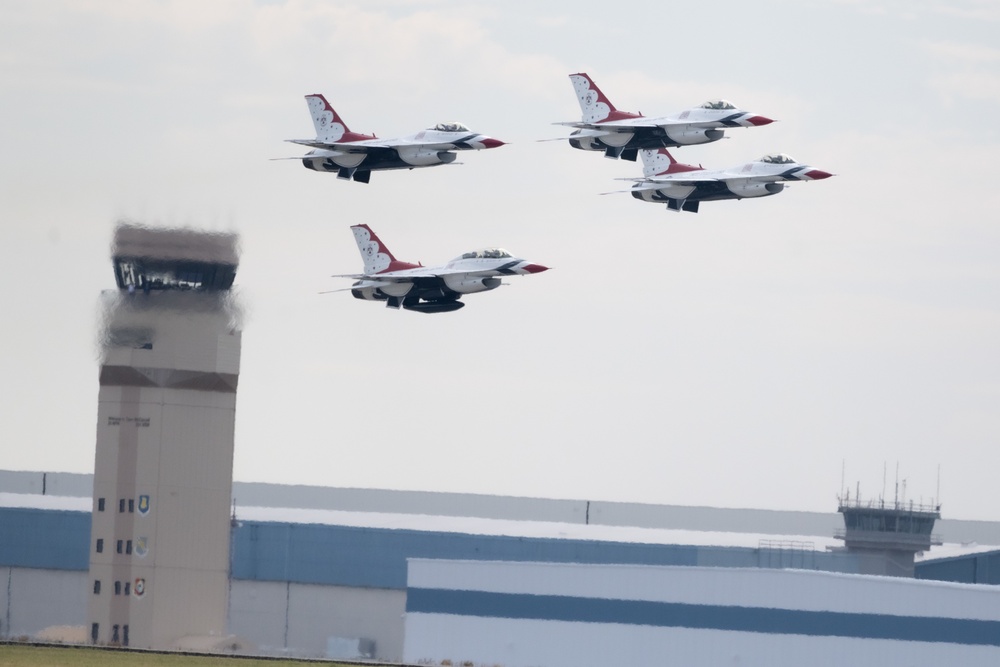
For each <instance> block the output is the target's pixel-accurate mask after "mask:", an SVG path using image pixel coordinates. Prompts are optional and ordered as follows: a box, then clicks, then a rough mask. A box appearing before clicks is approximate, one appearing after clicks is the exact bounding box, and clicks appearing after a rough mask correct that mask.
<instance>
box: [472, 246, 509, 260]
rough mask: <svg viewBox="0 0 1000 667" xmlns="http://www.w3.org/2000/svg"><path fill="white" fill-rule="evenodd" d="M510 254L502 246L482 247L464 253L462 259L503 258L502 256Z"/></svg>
mask: <svg viewBox="0 0 1000 667" xmlns="http://www.w3.org/2000/svg"><path fill="white" fill-rule="evenodd" d="M512 256H513V255H511V254H510V253H509V252H507V251H506V250H504V249H503V248H483V249H481V250H473V251H472V252H467V253H465V254H464V255H462V259H503V258H504V257H512Z"/></svg>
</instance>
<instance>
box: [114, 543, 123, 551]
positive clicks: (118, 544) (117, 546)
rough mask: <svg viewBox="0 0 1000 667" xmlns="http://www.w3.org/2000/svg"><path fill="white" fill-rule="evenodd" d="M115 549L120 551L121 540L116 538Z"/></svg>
mask: <svg viewBox="0 0 1000 667" xmlns="http://www.w3.org/2000/svg"><path fill="white" fill-rule="evenodd" d="M115 551H117V552H118V553H121V552H122V541H121V540H118V543H117V544H116V545H115Z"/></svg>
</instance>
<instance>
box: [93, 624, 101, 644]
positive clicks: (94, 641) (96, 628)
mask: <svg viewBox="0 0 1000 667" xmlns="http://www.w3.org/2000/svg"><path fill="white" fill-rule="evenodd" d="M100 630H101V624H100V623H91V624H90V641H91V642H92V643H94V644H96V643H97V633H98V632H100Z"/></svg>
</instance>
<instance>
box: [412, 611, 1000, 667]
mask: <svg viewBox="0 0 1000 667" xmlns="http://www.w3.org/2000/svg"><path fill="white" fill-rule="evenodd" d="M403 660H404V662H407V663H411V664H417V663H422V662H423V663H426V662H429V661H433V662H441V661H443V660H450V661H451V662H452V664H455V665H458V664H462V663H463V662H465V661H471V662H472V663H474V664H477V665H502V666H503V667H608V666H609V665H628V666H629V667H645V666H647V665H649V666H656V667H662V666H665V665H682V666H683V667H702V666H704V667H719V666H721V665H734V666H735V665H738V666H739V667H803V666H804V665H808V666H809V667H844V666H845V665H849V666H850V667H887V666H890V665H891V666H893V667H901V666H906V667H943V666H945V665H956V666H957V665H961V666H962V667H995V666H996V665H998V664H1000V648H997V647H985V646H957V645H954V644H930V643H923V642H899V641H887V640H878V639H851V638H842V637H806V636H795V635H766V634H759V633H747V632H723V631H714V630H691V629H685V628H654V627H650V626H629V625H615V624H593V623H566V622H560V621H530V620H514V619H498V618H474V617H458V616H444V615H435V614H408V615H407V618H406V644H405V649H404V654H403Z"/></svg>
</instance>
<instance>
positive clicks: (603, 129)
mask: <svg viewBox="0 0 1000 667" xmlns="http://www.w3.org/2000/svg"><path fill="white" fill-rule="evenodd" d="M553 125H562V126H564V127H575V128H576V129H578V130H580V132H579V133H577V134H574V135H573V138H574V139H577V138H579V137H601V136H604V135H606V134H609V133H613V134H617V133H620V132H634V131H635V130H637V129H649V130H653V129H656V127H657V126H656V125H649V124H644V125H615V124H612V123H581V122H578V121H576V122H574V121H569V122H563V123H553Z"/></svg>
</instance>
